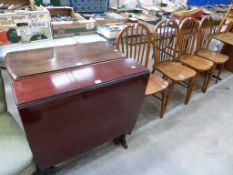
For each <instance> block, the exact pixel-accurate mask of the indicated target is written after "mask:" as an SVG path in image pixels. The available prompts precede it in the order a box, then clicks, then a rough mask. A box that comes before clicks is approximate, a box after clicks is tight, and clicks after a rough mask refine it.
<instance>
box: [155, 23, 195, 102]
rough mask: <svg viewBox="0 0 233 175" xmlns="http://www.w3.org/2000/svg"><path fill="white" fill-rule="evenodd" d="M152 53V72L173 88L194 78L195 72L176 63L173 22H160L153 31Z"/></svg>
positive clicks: (189, 90)
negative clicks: (169, 81)
mask: <svg viewBox="0 0 233 175" xmlns="http://www.w3.org/2000/svg"><path fill="white" fill-rule="evenodd" d="M153 36H154V40H153V52H154V54H153V55H154V63H155V64H154V65H153V68H154V70H157V71H159V72H161V73H162V74H163V76H165V77H167V78H169V79H170V80H171V81H172V83H173V85H172V86H173V87H174V86H175V84H176V83H181V82H184V81H186V80H191V79H193V80H194V78H195V75H196V72H195V71H194V70H192V69H190V68H188V67H186V66H184V65H182V64H180V63H178V62H176V61H177V58H178V41H179V40H178V36H179V26H178V24H177V23H176V22H175V21H174V20H163V21H160V22H159V23H158V24H157V25H156V27H155V29H154V33H153ZM189 83H191V84H189V85H188V89H187V95H186V99H185V104H187V103H188V102H189V100H190V98H191V95H192V89H193V86H194V81H189Z"/></svg>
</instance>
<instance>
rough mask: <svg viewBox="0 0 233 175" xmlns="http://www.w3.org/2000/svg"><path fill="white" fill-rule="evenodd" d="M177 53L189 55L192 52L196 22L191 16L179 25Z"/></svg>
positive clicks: (195, 34) (196, 27)
mask: <svg viewBox="0 0 233 175" xmlns="http://www.w3.org/2000/svg"><path fill="white" fill-rule="evenodd" d="M179 29H180V32H179V55H180V56H181V55H191V54H193V52H194V48H195V44H196V36H197V29H198V23H197V21H196V20H195V19H194V18H192V17H188V18H185V19H184V20H183V21H182V22H181V24H180V26H179Z"/></svg>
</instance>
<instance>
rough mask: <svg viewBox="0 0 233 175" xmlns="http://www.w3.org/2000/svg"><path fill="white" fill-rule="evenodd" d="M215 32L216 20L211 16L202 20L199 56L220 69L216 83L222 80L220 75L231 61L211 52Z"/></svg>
mask: <svg viewBox="0 0 233 175" xmlns="http://www.w3.org/2000/svg"><path fill="white" fill-rule="evenodd" d="M213 32H214V20H213V19H212V18H211V17H210V16H206V17H204V18H203V19H202V21H201V23H200V25H199V28H198V51H197V55H198V56H201V57H203V58H206V59H208V60H211V61H213V62H214V64H215V67H216V68H219V70H218V73H217V75H213V77H214V78H216V81H215V83H218V80H221V78H220V75H221V72H222V70H223V68H224V64H225V63H226V62H227V60H228V59H229V56H227V55H224V54H221V53H218V52H214V51H211V50H209V49H208V48H209V44H210V42H211V39H212V37H211V36H212V35H213Z"/></svg>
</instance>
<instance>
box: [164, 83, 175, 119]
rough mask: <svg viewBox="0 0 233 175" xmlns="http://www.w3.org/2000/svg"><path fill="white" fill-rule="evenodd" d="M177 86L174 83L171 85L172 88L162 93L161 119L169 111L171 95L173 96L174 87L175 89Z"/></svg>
mask: <svg viewBox="0 0 233 175" xmlns="http://www.w3.org/2000/svg"><path fill="white" fill-rule="evenodd" d="M175 84H176V83H174V82H172V84H171V85H170V87H168V88H167V89H165V90H164V91H163V92H162V100H161V110H160V118H163V116H164V114H165V111H166V109H167V104H168V100H169V97H170V95H171V93H172V91H173V89H174V87H175Z"/></svg>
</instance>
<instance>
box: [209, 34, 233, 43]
mask: <svg viewBox="0 0 233 175" xmlns="http://www.w3.org/2000/svg"><path fill="white" fill-rule="evenodd" d="M213 38H215V39H217V40H219V41H222V42H224V43H227V44H230V45H233V33H232V32H226V33H217V34H215V35H213Z"/></svg>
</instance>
